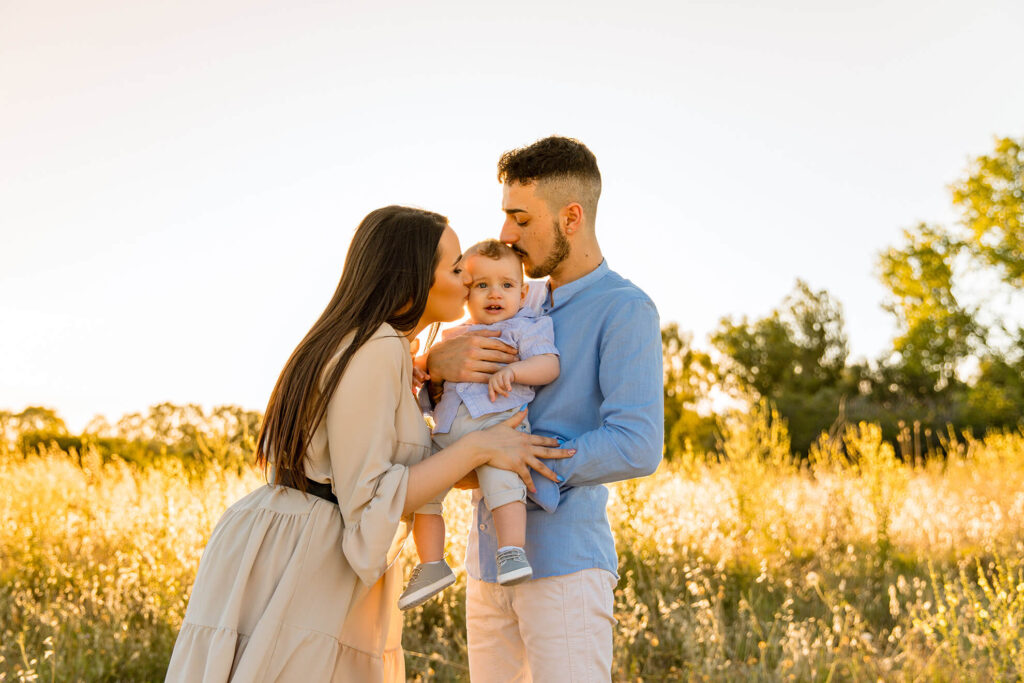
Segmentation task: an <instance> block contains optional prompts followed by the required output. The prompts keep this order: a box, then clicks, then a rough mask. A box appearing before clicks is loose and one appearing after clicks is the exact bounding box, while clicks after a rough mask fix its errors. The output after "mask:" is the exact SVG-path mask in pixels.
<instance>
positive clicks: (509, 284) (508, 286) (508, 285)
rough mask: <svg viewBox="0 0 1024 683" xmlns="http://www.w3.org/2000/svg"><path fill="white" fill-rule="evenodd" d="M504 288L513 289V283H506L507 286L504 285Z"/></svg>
mask: <svg viewBox="0 0 1024 683" xmlns="http://www.w3.org/2000/svg"><path fill="white" fill-rule="evenodd" d="M502 287H504V288H505V289H512V283H511V282H506V283H505V284H503V285H502Z"/></svg>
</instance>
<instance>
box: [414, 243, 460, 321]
mask: <svg viewBox="0 0 1024 683" xmlns="http://www.w3.org/2000/svg"><path fill="white" fill-rule="evenodd" d="M437 250H438V252H439V253H440V258H439V260H438V263H437V270H435V271H434V284H433V286H432V287H431V288H430V292H429V293H428V294H427V307H426V309H424V311H423V317H422V318H420V325H423V326H425V325H430V324H432V323H443V322H449V321H452V320H458V319H459V318H461V317H462V313H463V311H462V307H463V305H464V304H465V303H466V295H467V294H468V293H469V275H468V274H467V273H466V272H465V270H464V269H463V267H462V248H461V247H460V246H459V238H458V236H457V235H456V234H455V231H454V230H452V229H451V228H450V227H446V228H445V229H444V232H443V233H442V234H441V241H440V242H438V244H437Z"/></svg>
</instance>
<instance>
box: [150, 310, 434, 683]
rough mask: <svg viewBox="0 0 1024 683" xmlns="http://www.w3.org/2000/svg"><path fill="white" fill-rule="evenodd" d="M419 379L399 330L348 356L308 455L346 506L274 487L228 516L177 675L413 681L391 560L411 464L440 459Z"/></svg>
mask: <svg viewBox="0 0 1024 683" xmlns="http://www.w3.org/2000/svg"><path fill="white" fill-rule="evenodd" d="M345 345H346V344H345V343H343V345H342V347H341V348H340V349H339V353H340V352H341V350H342V349H343V348H345ZM335 357H337V356H335ZM411 376H412V362H411V359H410V356H409V343H408V341H407V340H406V339H405V337H404V336H402V335H400V334H399V333H397V332H395V330H394V329H392V328H391V327H390V326H389V325H382V326H381V327H380V329H379V330H377V332H376V333H375V334H374V336H373V338H372V339H370V340H369V341H368V342H367V343H366V344H365V345H364V346H363V347H362V348H361V349H359V351H357V352H356V354H355V355H354V356H353V357H352V359H351V361H349V365H348V367H347V368H346V370H345V373H344V375H343V376H342V378H341V382H340V384H339V385H338V388H337V390H336V391H335V393H334V395H333V396H332V397H331V400H330V402H329V403H328V406H327V416H326V418H325V419H324V421H323V423H322V424H320V425H319V426H318V427H317V430H316V432H315V434H314V435H313V440H312V443H311V446H310V449H309V452H308V454H307V455H308V457H307V459H306V462H307V464H306V472H307V475H308V476H309V477H310V478H311V479H314V480H316V481H320V482H327V483H330V484H331V486H332V489H333V490H334V492H335V494H336V495H337V497H338V500H339V503H338V504H337V505H335V504H333V503H330V502H328V501H326V500H323V499H321V498H317V497H315V496H312V495H305V494H302V493H300V492H299V491H297V490H295V489H290V488H286V487H283V486H269V485H268V486H264V487H262V488H260V489H257V490H256V491H253V492H252V493H250V494H249V495H247V496H246V497H244V498H242V499H241V500H240V501H238V502H237V503H235V504H234V505H232V506H231V507H230V508H228V510H227V511H226V512H225V513H224V516H223V517H222V518H221V519H220V521H219V522H218V523H217V526H216V528H215V529H214V531H213V535H212V536H211V538H210V542H209V544H208V545H207V546H206V550H205V551H204V552H203V557H202V560H201V561H200V563H199V572H198V574H197V575H196V582H195V585H194V587H193V589H192V596H191V598H190V600H189V604H188V609H187V610H186V612H185V620H184V623H183V624H182V627H181V632H180V633H179V634H178V640H177V642H176V643H175V645H174V653H173V654H172V655H171V662H170V666H169V669H168V671H167V680H168V681H188V682H190V683H191V682H194V681H245V682H247V683H248V682H249V681H301V682H303V683H305V682H307V681H359V682H362V681H403V680H405V663H404V659H403V653H402V642H401V640H402V618H401V613H400V612H399V611H398V607H397V601H398V594H399V593H400V592H401V589H402V585H401V584H402V576H401V572H400V571H399V567H398V566H397V564H395V562H394V561H395V558H396V557H397V555H398V553H399V551H400V550H401V547H402V544H403V543H404V542H405V537H406V534H407V528H406V527H407V525H406V523H405V522H406V521H407V520H406V519H403V518H402V508H403V507H404V505H405V491H406V484H407V482H408V476H409V466H410V465H413V464H415V463H417V462H419V461H420V460H421V459H423V458H424V457H426V456H427V455H429V453H430V433H429V431H428V429H427V426H426V424H425V423H424V421H423V417H422V414H421V413H420V410H419V408H418V406H417V404H416V400H415V398H414V397H413V395H412V392H411V391H410V388H409V386H410V380H411Z"/></svg>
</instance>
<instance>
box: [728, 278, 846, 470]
mask: <svg viewBox="0 0 1024 683" xmlns="http://www.w3.org/2000/svg"><path fill="white" fill-rule="evenodd" d="M711 341H712V343H713V344H714V345H715V346H716V347H717V348H718V350H719V351H721V353H722V354H723V356H724V358H723V360H722V363H721V369H722V373H721V374H722V379H723V382H724V384H725V386H726V387H727V388H728V389H730V390H731V391H733V393H738V394H740V395H741V396H746V397H747V398H748V399H750V400H751V402H755V401H757V400H759V399H762V398H763V399H768V400H770V401H771V402H773V403H774V404H775V405H776V407H777V408H778V410H779V413H780V414H781V415H782V416H783V417H784V418H785V419H786V421H787V422H788V423H789V427H790V434H791V438H792V443H793V447H794V449H796V450H798V451H805V450H806V449H807V448H808V447H809V446H810V444H811V442H812V441H813V440H814V439H815V438H816V437H817V436H818V434H819V433H820V432H821V431H823V430H824V429H827V428H828V427H829V426H830V425H831V424H832V423H833V422H834V421H835V419H836V417H837V415H838V412H839V403H840V400H841V397H842V396H843V395H845V394H848V393H855V392H856V387H857V382H856V381H853V382H850V380H849V373H848V372H847V371H846V358H847V356H848V353H849V352H848V342H847V338H846V332H845V330H844V320H843V310H842V306H841V305H840V304H839V302H838V301H836V300H834V299H833V298H832V297H831V295H829V293H828V292H827V291H826V290H821V291H814V290H813V289H811V288H810V286H809V285H808V284H807V283H806V282H804V281H802V280H797V282H796V286H795V287H794V289H793V292H792V293H791V294H789V295H788V296H787V297H786V298H785V299H784V300H783V302H782V305H781V306H780V307H779V308H777V309H775V310H773V311H772V312H771V314H769V315H768V316H767V317H765V318H762V319H761V320H757V321H754V322H750V321H748V320H747V319H746V318H743V319H742V320H740V321H739V322H734V321H733V320H732V319H730V318H724V319H723V320H722V321H721V323H720V324H719V327H718V329H717V330H716V331H715V332H714V334H713V335H712V338H711Z"/></svg>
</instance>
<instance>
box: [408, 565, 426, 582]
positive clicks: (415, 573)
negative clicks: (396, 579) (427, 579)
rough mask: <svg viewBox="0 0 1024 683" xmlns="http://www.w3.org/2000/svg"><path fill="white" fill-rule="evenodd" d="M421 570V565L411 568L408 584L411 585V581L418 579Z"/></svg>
mask: <svg viewBox="0 0 1024 683" xmlns="http://www.w3.org/2000/svg"><path fill="white" fill-rule="evenodd" d="M422 568H423V567H422V565H416V566H415V567H413V568H412V576H410V577H409V583H412V582H413V581H415V580H416V579H417V578H418V577H419V575H420V569H422Z"/></svg>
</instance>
